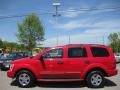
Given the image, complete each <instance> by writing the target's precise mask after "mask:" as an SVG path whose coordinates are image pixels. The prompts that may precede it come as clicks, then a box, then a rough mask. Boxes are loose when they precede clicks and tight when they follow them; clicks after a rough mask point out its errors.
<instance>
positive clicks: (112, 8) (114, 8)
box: [60, 7, 120, 12]
mask: <svg viewBox="0 0 120 90" xmlns="http://www.w3.org/2000/svg"><path fill="white" fill-rule="evenodd" d="M116 9H120V7H106V8H80V9H70V10H66V11H60V12H77V11H98V10H116Z"/></svg>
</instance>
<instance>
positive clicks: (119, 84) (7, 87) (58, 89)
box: [0, 63, 120, 90]
mask: <svg viewBox="0 0 120 90" xmlns="http://www.w3.org/2000/svg"><path fill="white" fill-rule="evenodd" d="M117 69H118V75H117V76H113V77H110V78H106V83H105V87H104V88H100V90H113V89H114V90H119V88H120V74H119V73H120V63H119V64H117ZM47 89H48V90H66V89H69V90H80V89H82V90H92V89H91V88H88V87H87V86H86V85H85V84H84V82H38V83H37V84H36V85H35V86H34V87H31V88H19V87H18V86H16V83H15V82H12V80H11V79H9V78H8V77H7V76H6V72H5V71H0V90H47ZM98 90H99V89H98Z"/></svg>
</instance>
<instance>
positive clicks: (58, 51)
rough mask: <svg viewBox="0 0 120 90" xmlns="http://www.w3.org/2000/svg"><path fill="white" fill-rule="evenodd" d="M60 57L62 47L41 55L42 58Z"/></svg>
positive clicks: (61, 55)
mask: <svg viewBox="0 0 120 90" xmlns="http://www.w3.org/2000/svg"><path fill="white" fill-rule="evenodd" d="M62 57H63V50H62V49H53V50H50V51H48V52H47V53H46V54H44V55H43V58H62Z"/></svg>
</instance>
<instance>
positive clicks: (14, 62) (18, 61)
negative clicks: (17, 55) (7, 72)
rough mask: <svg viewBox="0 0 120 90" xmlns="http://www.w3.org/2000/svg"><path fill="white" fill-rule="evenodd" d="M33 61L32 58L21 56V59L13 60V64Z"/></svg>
mask: <svg viewBox="0 0 120 90" xmlns="http://www.w3.org/2000/svg"><path fill="white" fill-rule="evenodd" d="M31 61H32V58H30V57H27V58H21V59H16V60H14V61H12V63H13V64H22V63H24V64H25V63H29V62H31Z"/></svg>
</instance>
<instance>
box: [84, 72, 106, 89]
mask: <svg viewBox="0 0 120 90" xmlns="http://www.w3.org/2000/svg"><path fill="white" fill-rule="evenodd" d="M94 74H99V75H100V76H101V78H102V82H101V83H100V85H99V86H96V85H93V84H92V83H91V77H92V76H93V75H94ZM86 83H87V85H88V87H90V88H103V87H104V76H103V73H102V72H101V71H92V72H90V73H89V74H88V75H87V78H86Z"/></svg>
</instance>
